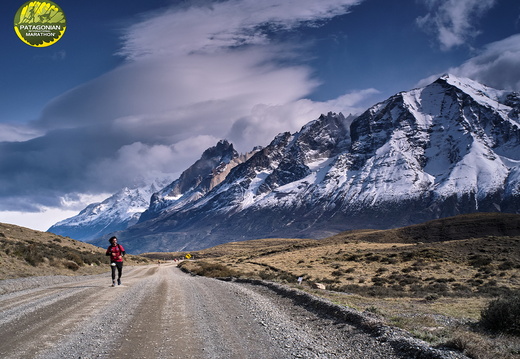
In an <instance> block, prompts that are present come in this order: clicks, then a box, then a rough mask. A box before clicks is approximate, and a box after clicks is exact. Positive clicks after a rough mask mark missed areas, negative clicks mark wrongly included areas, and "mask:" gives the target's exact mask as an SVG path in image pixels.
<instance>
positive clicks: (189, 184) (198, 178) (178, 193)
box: [140, 140, 256, 221]
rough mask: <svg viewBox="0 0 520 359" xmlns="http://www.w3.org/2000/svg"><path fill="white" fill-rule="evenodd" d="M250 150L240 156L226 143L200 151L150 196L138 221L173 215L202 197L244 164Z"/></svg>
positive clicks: (219, 143)
mask: <svg viewBox="0 0 520 359" xmlns="http://www.w3.org/2000/svg"><path fill="white" fill-rule="evenodd" d="M254 151H256V150H254ZM254 151H253V152H251V153H248V154H245V155H240V154H239V153H238V152H237V151H236V150H235V149H234V148H233V145H232V144H230V143H229V142H228V141H226V140H221V141H219V142H218V143H217V145H216V146H213V147H210V148H208V149H207V150H206V151H204V153H203V154H202V156H201V158H200V159H199V160H197V161H196V162H195V163H194V164H193V165H191V166H190V167H189V168H188V169H187V170H185V171H184V172H183V173H182V174H181V176H180V177H179V178H178V179H177V180H175V181H174V182H172V183H171V184H169V185H168V186H166V187H165V188H163V189H161V190H160V191H157V192H156V193H154V194H153V196H152V198H151V201H150V204H149V206H148V208H147V209H146V211H145V212H144V213H143V214H142V216H141V219H140V221H145V220H149V219H152V218H155V217H157V216H159V215H161V214H164V213H168V212H173V211H175V210H177V209H179V208H182V207H184V206H186V205H188V204H189V203H191V202H193V201H196V200H198V199H200V198H202V197H203V196H204V195H205V194H206V193H207V192H209V191H210V190H211V189H213V188H214V187H215V186H216V185H218V184H219V183H220V182H222V181H223V180H224V179H225V178H226V176H227V175H228V173H229V172H230V171H231V169H233V168H234V167H235V166H236V165H238V164H240V163H242V162H245V161H246V160H247V159H248V158H249V157H250V156H251V155H252V154H253V153H254Z"/></svg>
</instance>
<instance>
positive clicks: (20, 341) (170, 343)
mask: <svg viewBox="0 0 520 359" xmlns="http://www.w3.org/2000/svg"><path fill="white" fill-rule="evenodd" d="M123 280H124V283H123V284H124V285H123V286H121V287H120V288H109V287H108V284H109V283H110V279H109V278H108V275H96V276H84V277H62V276H59V277H52V276H51V277H38V278H22V279H10V280H4V281H0V293H3V294H1V295H0V336H1V337H2V342H1V343H0V357H9V358H37V359H40V358H45V359H49V358H51V359H52V358H119V357H121V358H122V357H132V358H140V359H145V358H158V359H163V358H179V357H182V358H188V359H189V358H194V359H198V358H201V359H206V358H208V359H216V358H237V359H245V358H252V359H253V358H254V359H263V358H266V359H267V358H281V359H284V358H356V359H377V358H385V359H393V358H428V359H429V358H439V359H440V358H446V359H462V358H466V357H465V356H463V355H462V354H460V353H455V352H451V351H448V350H441V349H436V348H431V347H429V346H428V345H427V343H425V342H423V341H420V340H417V339H414V338H412V337H411V336H410V335H409V334H408V333H406V332H404V331H402V330H399V329H397V328H392V327H388V326H385V325H384V324H383V323H381V322H380V320H379V319H378V318H377V317H375V316H373V315H370V314H367V313H360V312H357V311H355V310H353V309H350V308H347V307H342V306H338V305H336V304H334V303H331V302H329V301H327V300H324V299H320V298H317V297H315V296H312V295H310V294H308V293H305V292H302V291H298V290H295V289H291V288H288V287H285V286H283V285H280V284H276V283H271V282H264V281H249V280H225V281H222V280H215V279H211V278H204V277H196V276H191V275H187V274H184V273H182V272H181V271H180V270H178V269H177V268H175V267H174V266H160V267H153V266H148V267H135V268H125V272H124V277H123Z"/></svg>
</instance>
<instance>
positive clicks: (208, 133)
mask: <svg viewBox="0 0 520 359" xmlns="http://www.w3.org/2000/svg"><path fill="white" fill-rule="evenodd" d="M361 2H362V0H322V1H315V0H286V1H279V0H262V1H258V0H227V1H217V2H214V3H212V4H211V5H210V4H209V3H207V2H203V3H204V4H206V5H200V6H198V5H197V6H191V4H192V3H190V4H188V5H186V4H187V3H184V4H183V5H180V6H176V7H172V8H170V9H166V10H162V11H161V12H156V13H155V14H152V15H149V14H148V17H147V18H146V20H143V21H142V22H140V23H137V24H135V25H133V26H131V27H130V28H128V29H127V31H126V32H125V35H124V38H123V40H124V43H123V46H122V48H121V51H120V54H121V55H123V56H124V57H125V58H126V61H125V63H124V64H123V65H121V66H120V67H118V68H116V69H114V70H112V71H110V72H108V73H106V74H104V75H102V76H100V77H99V78H96V79H93V80H91V81H90V82H88V83H85V84H83V85H81V86H79V87H77V88H75V89H72V90H70V91H68V92H67V93H64V94H63V95H61V96H59V97H57V98H55V99H54V100H53V101H51V102H50V103H49V104H48V105H47V106H46V107H45V108H44V110H43V112H42V115H41V118H40V119H39V120H38V121H36V122H35V123H34V126H35V128H36V129H37V131H39V132H38V133H43V134H44V135H42V136H41V137H39V138H37V139H33V140H31V141H27V142H26V143H21V144H20V146H15V145H14V144H12V143H7V144H6V145H5V146H4V148H5V153H4V155H3V156H2V153H1V152H0V165H2V168H10V169H12V171H11V172H12V173H7V172H6V173H0V185H1V186H0V195H1V196H2V197H3V199H4V200H3V201H2V204H1V205H0V208H1V209H2V210H17V211H20V210H27V211H37V210H38V209H41V208H51V207H54V206H58V205H60V206H62V207H63V206H65V204H64V203H65V202H63V201H62V200H60V198H65V197H66V196H68V197H67V198H72V199H71V201H72V203H81V201H80V199H77V198H76V199H75V194H77V193H101V192H102V193H107V192H108V193H110V192H115V191H117V190H118V189H120V188H121V187H123V186H131V185H133V184H134V183H136V181H137V182H138V181H140V180H145V179H147V178H149V177H155V176H161V175H162V174H169V175H175V174H180V173H181V172H182V171H183V170H184V169H186V168H187V167H188V166H189V165H191V164H192V163H193V162H194V161H195V160H197V159H198V158H199V157H200V155H201V154H202V152H203V151H204V150H205V149H206V148H208V147H210V146H213V145H215V143H216V142H217V141H218V140H220V139H223V138H226V139H228V140H229V141H230V142H232V143H234V144H235V147H236V148H237V150H238V151H240V152H245V151H248V150H250V149H251V148H252V147H253V146H256V145H266V144H267V143H269V142H270V141H271V140H272V138H273V137H274V136H275V135H276V134H278V133H279V132H282V131H297V130H299V129H300V128H301V126H303V125H304V124H305V123H307V122H308V121H311V120H313V119H315V118H317V117H318V116H319V115H320V114H321V113H323V112H328V111H337V112H339V111H343V112H345V113H346V114H348V113H349V112H356V111H359V110H360V109H361V108H362V104H363V98H366V97H369V96H372V95H373V93H374V90H364V91H359V92H356V93H353V94H348V95H345V96H342V97H340V98H338V99H335V100H332V101H329V102H323V103H317V102H312V101H310V100H305V97H306V96H307V95H309V94H310V93H311V92H312V91H313V90H314V89H315V88H316V87H317V86H318V85H319V82H318V81H317V80H316V79H315V78H313V76H312V72H311V69H310V68H309V67H307V66H305V61H304V60H305V59H300V58H299V57H298V56H299V55H300V54H301V50H302V46H303V45H302V44H294V43H289V42H284V41H282V40H280V39H281V38H282V37H278V34H279V32H281V31H286V30H291V29H294V28H296V27H299V26H303V25H305V26H319V23H320V22H323V21H327V20H329V19H331V18H333V17H335V16H337V15H341V14H345V13H347V12H348V11H349V9H351V8H352V6H355V5H357V4H359V3H361ZM200 3H201V2H197V4H200ZM11 132H13V131H11ZM27 136H29V135H27ZM6 138H7V139H8V140H9V139H10V140H12V139H13V138H14V134H12V135H10V137H6ZM18 138H19V139H21V140H23V136H22V135H21V134H20V135H19V137H18ZM9 151H12V153H14V151H16V156H14V157H13V156H12V155H10V154H9V153H8V152H9ZM35 153H37V154H38V155H37V157H35V155H34V154H35ZM13 178H16V181H17V184H16V186H15V185H13V184H12V183H13ZM27 193H30V196H27V195H26V194H27ZM7 199H8V200H7ZM42 206H44V207H42Z"/></svg>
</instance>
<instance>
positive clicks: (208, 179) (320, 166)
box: [49, 75, 520, 253]
mask: <svg viewBox="0 0 520 359" xmlns="http://www.w3.org/2000/svg"><path fill="white" fill-rule="evenodd" d="M519 114H520V95H519V94H518V93H514V92H507V91H502V90H496V89H492V88H489V87H487V86H484V85H482V84H479V83H477V82H475V81H472V80H469V79H465V78H458V77H455V76H453V75H444V76H442V77H440V78H439V79H437V80H436V81H435V82H433V83H431V84H430V85H428V86H425V87H423V88H418V89H413V90H410V91H406V92H401V93H398V94H396V95H394V96H392V97H390V98H389V99H387V100H386V101H383V102H380V103H378V104H376V105H374V106H372V107H371V108H369V109H368V110H367V111H365V112H364V113H362V114H361V115H359V116H348V117H345V116H343V115H342V114H341V113H340V114H335V113H328V114H326V115H322V116H320V117H319V118H318V119H316V120H314V121H311V122H310V123H308V124H306V125H305V126H304V127H303V128H302V129H301V130H300V131H298V132H296V133H289V132H286V133H281V134H279V135H278V136H276V137H275V138H274V139H273V141H272V142H271V143H270V144H269V145H267V146H265V147H263V148H260V147H258V148H255V149H254V150H253V151H252V152H251V153H248V154H246V155H239V154H238V153H236V151H235V150H234V149H233V147H232V145H231V144H229V143H228V142H227V141H220V142H219V143H218V144H217V145H216V146H215V147H212V148H211V149H208V150H207V151H206V152H204V154H203V155H202V157H201V159H200V160H199V161H197V162H196V163H195V164H194V165H193V166H191V167H190V168H189V169H187V170H186V171H185V172H184V173H183V174H182V175H181V176H180V177H179V179H177V180H176V181H174V182H173V183H171V184H169V185H168V186H166V187H164V188H163V189H162V190H159V191H156V192H155V193H154V194H153V195H152V196H151V200H150V201H149V204H148V208H147V209H146V211H144V212H143V213H142V214H141V215H140V218H139V220H138V221H137V223H128V224H127V225H126V228H124V229H122V230H118V232H115V233H116V234H117V235H118V237H119V238H120V239H121V241H122V242H124V243H126V245H127V247H128V248H129V250H130V251H131V252H134V253H140V252H150V251H179V250H198V249H203V248H207V247H211V246H214V245H217V244H221V243H226V242H231V241H242V240H249V239H255V238H274V237H298V238H323V237H326V236H329V235H332V234H335V233H338V232H340V231H343V230H349V229H361V228H374V229H384V228H394V227H400V226H405V225H409V224H415V223H421V222H424V221H427V220H431V219H436V218H443V217H448V216H452V215H456V214H461V213H473V212H510V213H517V212H518V211H519V209H520V120H519ZM87 209H88V207H87ZM87 209H85V210H84V211H83V212H85V211H86V210H87ZM83 212H82V213H83ZM78 216H81V213H80V214H79V215H78ZM100 217H102V216H100ZM74 218H75V217H73V218H71V219H69V220H65V221H62V222H60V223H61V224H60V226H58V224H57V225H55V226H53V227H52V228H51V229H49V231H51V232H52V231H53V228H54V230H56V229H60V228H64V227H63V226H64V225H70V224H71V223H74V220H75V219H74ZM76 220H77V218H76ZM70 228H71V230H72V229H73V228H74V225H72V226H70ZM96 233H100V232H99V231H97V232H96ZM58 234H64V233H63V232H61V233H58ZM105 234H107V233H105ZM64 235H68V234H64ZM69 236H71V237H73V238H75V237H74V235H73V232H71V235H69ZM105 237H106V236H105ZM105 242H106V238H103V237H102V238H98V239H94V240H93V241H92V243H93V244H102V245H103V246H104V245H105V244H106V243H105Z"/></svg>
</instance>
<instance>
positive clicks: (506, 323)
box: [480, 291, 520, 335]
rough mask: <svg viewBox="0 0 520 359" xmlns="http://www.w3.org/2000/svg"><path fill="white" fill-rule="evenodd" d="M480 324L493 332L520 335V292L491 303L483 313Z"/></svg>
mask: <svg viewBox="0 0 520 359" xmlns="http://www.w3.org/2000/svg"><path fill="white" fill-rule="evenodd" d="M480 324H481V325H482V326H483V327H484V328H487V329H489V330H492V331H496V332H502V333H509V334H515V335H520V292H518V291H517V292H515V293H511V294H509V295H507V296H505V297H501V298H497V299H494V300H492V301H491V302H489V304H488V306H487V307H486V308H485V309H484V310H482V312H481V319H480Z"/></svg>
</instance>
